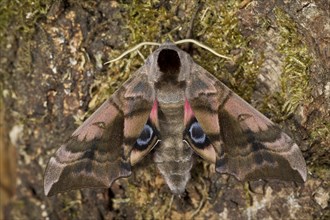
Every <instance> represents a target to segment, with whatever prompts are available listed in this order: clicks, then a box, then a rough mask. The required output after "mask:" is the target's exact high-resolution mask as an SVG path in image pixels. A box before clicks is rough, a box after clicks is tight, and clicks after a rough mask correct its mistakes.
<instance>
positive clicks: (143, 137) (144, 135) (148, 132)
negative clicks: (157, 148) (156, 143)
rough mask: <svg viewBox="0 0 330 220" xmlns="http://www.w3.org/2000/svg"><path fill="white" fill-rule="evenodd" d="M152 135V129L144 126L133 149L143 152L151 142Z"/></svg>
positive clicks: (146, 125)
mask: <svg viewBox="0 0 330 220" xmlns="http://www.w3.org/2000/svg"><path fill="white" fill-rule="evenodd" d="M153 134H154V131H153V129H152V127H151V126H150V125H148V124H145V125H144V127H143V130H142V132H141V134H140V137H139V138H138V139H137V140H136V144H135V147H136V148H137V149H138V150H144V149H145V148H146V147H147V146H148V144H149V142H150V141H151V139H152V136H153Z"/></svg>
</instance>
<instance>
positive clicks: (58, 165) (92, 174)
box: [44, 67, 155, 196]
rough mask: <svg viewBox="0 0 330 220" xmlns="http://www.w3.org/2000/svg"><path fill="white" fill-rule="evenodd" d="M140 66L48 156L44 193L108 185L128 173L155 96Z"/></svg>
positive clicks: (50, 193) (51, 193)
mask: <svg viewBox="0 0 330 220" xmlns="http://www.w3.org/2000/svg"><path fill="white" fill-rule="evenodd" d="M141 69H142V70H143V67H142V68H141ZM141 69H140V71H138V72H137V73H136V74H135V76H134V77H132V78H130V79H129V80H128V81H127V82H126V83H125V84H124V85H123V86H122V87H121V88H120V89H119V90H117V91H116V92H115V93H114V94H113V95H112V96H111V97H110V98H109V99H108V100H107V101H105V102H104V103H103V105H102V106H101V107H99V109H98V110H97V111H96V112H95V113H94V114H92V115H91V116H90V117H89V118H88V119H87V120H86V121H85V122H84V123H83V124H82V125H81V126H80V127H79V128H78V129H77V130H76V131H75V132H74V133H73V134H72V136H71V137H70V138H69V139H68V140H67V141H66V143H65V144H64V145H62V146H61V147H60V148H59V149H58V151H57V152H56V154H55V156H54V157H51V159H50V161H49V163H48V166H47V168H46V172H45V177H44V190H45V194H46V195H48V196H49V195H53V194H55V193H58V192H63V191H68V190H71V189H78V188H84V187H110V186H111V184H112V182H113V181H114V180H115V179H117V178H120V177H125V176H129V175H130V174H131V165H130V163H129V154H130V151H131V149H132V146H133V144H134V143H135V140H136V139H137V137H138V136H139V135H140V133H141V130H142V129H143V126H144V125H145V123H146V122H147V120H148V117H149V113H150V111H151V108H152V104H153V101H154V99H155V94H154V91H153V89H152V88H151V87H150V85H149V84H148V83H147V80H146V79H145V78H146V76H145V75H144V74H143V73H144V71H142V70H141Z"/></svg>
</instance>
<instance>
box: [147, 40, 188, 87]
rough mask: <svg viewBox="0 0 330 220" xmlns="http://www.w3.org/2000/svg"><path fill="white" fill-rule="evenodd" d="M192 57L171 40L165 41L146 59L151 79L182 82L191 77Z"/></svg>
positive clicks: (154, 80) (153, 80)
mask: <svg viewBox="0 0 330 220" xmlns="http://www.w3.org/2000/svg"><path fill="white" fill-rule="evenodd" d="M191 62H192V59H191V58H190V56H189V54H187V53H186V52H184V51H183V50H181V49H179V48H178V47H177V46H176V45H175V44H173V43H171V42H165V43H163V44H162V45H161V46H160V47H159V48H158V49H157V50H156V51H155V52H153V53H152V54H151V55H150V56H149V57H148V59H147V61H146V64H147V65H146V67H147V68H148V76H149V80H150V81H152V82H159V81H163V80H167V81H168V80H170V81H172V80H173V81H178V82H182V81H185V80H186V79H188V78H189V76H190V68H191Z"/></svg>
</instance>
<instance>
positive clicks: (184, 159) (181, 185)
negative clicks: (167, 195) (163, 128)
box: [155, 139, 193, 194]
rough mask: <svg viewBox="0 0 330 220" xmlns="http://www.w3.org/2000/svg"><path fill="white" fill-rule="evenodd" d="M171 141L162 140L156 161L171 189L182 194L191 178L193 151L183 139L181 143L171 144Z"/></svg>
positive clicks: (156, 153)
mask: <svg viewBox="0 0 330 220" xmlns="http://www.w3.org/2000/svg"><path fill="white" fill-rule="evenodd" d="M170 142H172V141H162V142H161V145H160V146H159V148H158V149H157V151H156V152H155V162H156V164H157V167H158V169H159V171H160V172H161V174H162V175H163V177H164V178H165V181H166V183H167V185H168V186H169V188H170V189H171V191H172V192H173V193H175V194H181V193H183V192H184V191H185V188H186V185H187V182H188V181H189V179H190V170H191V168H192V165H193V160H192V153H193V151H192V150H191V148H190V147H189V146H188V145H187V144H185V143H183V142H182V139H181V144H177V145H173V146H169V145H168V144H169V143H170Z"/></svg>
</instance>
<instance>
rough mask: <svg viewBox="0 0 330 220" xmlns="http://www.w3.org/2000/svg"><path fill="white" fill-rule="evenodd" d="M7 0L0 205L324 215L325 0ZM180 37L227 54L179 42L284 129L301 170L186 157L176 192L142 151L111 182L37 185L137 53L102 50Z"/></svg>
mask: <svg viewBox="0 0 330 220" xmlns="http://www.w3.org/2000/svg"><path fill="white" fill-rule="evenodd" d="M13 2H16V1H4V3H3V4H2V5H1V6H0V7H2V8H1V9H2V10H3V13H2V15H1V17H0V20H1V21H2V23H1V24H0V27H1V36H0V37H1V38H0V39H1V44H0V51H1V54H0V62H1V66H0V79H1V84H0V85H1V102H0V110H1V111H0V113H1V114H0V120H1V121H0V126H1V127H0V128H1V130H0V137H1V140H0V151H1V152H0V154H1V157H0V166H1V167H0V171H1V180H0V193H1V197H0V198H1V200H0V206H1V207H0V208H1V212H0V215H2V216H0V218H3V217H4V218H5V219H152V218H154V219H189V218H191V217H193V218H196V219H198V218H207V219H219V218H220V219H329V218H330V204H329V202H330V201H329V200H330V194H329V191H330V185H329V184H330V157H329V155H330V138H329V136H330V37H329V36H330V25H329V24H330V14H329V13H330V6H329V1H327V0H319V1H316V0H314V1H313V0H310V1H300V0H297V1H284V0H272V1H249V0H245V1H234V0H231V1H224V2H219V1H206V2H201V3H195V2H191V1H187V2H186V3H182V1H173V2H172V1H171V2H168V1H162V0H161V1H142V2H136V1H124V2H116V1H102V0H97V1H83V2H80V1H74V0H66V1H61V0H58V1H54V2H52V3H47V2H45V1H40V2H38V1H35V2H34V3H33V4H32V3H31V2H29V1H26V2H23V3H20V5H15V4H17V2H16V3H13ZM186 37H190V38H194V39H196V40H199V41H201V42H203V43H205V44H207V45H208V46H210V47H211V48H213V49H215V50H216V51H218V52H219V53H222V54H224V55H227V56H231V57H234V59H235V64H232V63H228V62H226V61H224V60H223V59H221V58H218V57H215V56H214V55H212V54H211V53H209V52H207V51H204V50H201V49H199V48H197V47H195V46H193V47H191V46H186V51H188V52H189V53H190V54H192V55H193V58H194V60H195V61H196V62H197V63H199V64H200V65H201V66H203V67H205V68H206V69H208V70H209V72H211V73H214V74H215V75H216V76H217V77H219V79H221V80H222V81H223V82H224V83H225V84H227V85H228V86H229V87H230V88H232V89H233V90H234V91H235V92H237V93H238V94H239V95H241V96H242V97H243V98H245V99H246V100H247V101H249V102H250V103H252V104H253V105H254V106H255V107H256V108H257V109H259V110H260V111H262V112H263V113H264V114H266V115H267V116H268V117H269V118H270V119H271V120H273V121H274V122H276V123H279V124H280V126H281V127H282V128H283V129H284V130H285V131H287V132H288V133H289V134H290V135H291V137H293V139H295V141H296V142H297V144H298V145H299V146H300V148H301V150H302V152H303V155H304V157H305V159H306V162H307V166H308V171H309V175H308V180H307V182H306V183H305V184H303V185H296V184H294V183H284V182H279V181H271V182H269V181H254V182H248V183H240V182H238V181H237V180H236V179H235V178H234V177H230V176H225V175H218V174H216V173H214V171H213V169H214V168H212V167H211V166H210V165H209V164H207V163H206V162H203V161H197V163H196V164H195V166H194V168H193V171H192V179H191V180H190V182H189V183H188V186H187V189H186V195H185V196H184V197H173V196H172V194H171V192H170V191H169V189H168V188H167V186H166V184H165V183H164V180H163V179H162V177H161V174H160V173H158V171H157V169H156V168H155V165H154V164H152V163H151V162H150V161H152V160H151V158H148V157H146V158H145V159H144V160H143V162H142V163H139V164H138V165H136V166H135V167H134V170H133V172H134V174H133V175H132V176H131V177H130V178H127V179H121V180H118V181H116V182H115V183H114V184H113V186H112V187H111V189H84V190H77V191H71V192H68V193H64V194H62V195H57V196H54V197H50V198H47V197H45V196H44V193H43V172H44V169H45V167H46V164H47V162H48V159H49V158H50V155H52V154H53V153H54V152H55V150H56V149H57V148H58V147H59V146H60V145H61V144H62V143H63V141H64V140H65V139H66V138H67V137H69V135H70V134H71V133H72V132H73V131H74V130H75V128H77V126H78V125H77V124H78V123H80V122H81V121H82V120H83V119H85V118H86V117H87V115H89V114H90V113H91V112H92V111H93V110H95V108H96V107H97V106H98V105H99V104H100V103H101V102H102V100H104V99H105V98H106V97H107V96H109V95H110V94H111V93H112V92H113V91H115V89H116V88H118V86H120V85H121V83H122V82H123V81H124V80H126V79H127V78H128V77H129V74H130V73H131V72H133V71H135V70H136V69H137V68H138V67H139V65H142V63H143V59H141V57H140V56H139V53H136V52H135V53H132V54H131V55H128V56H126V57H125V58H123V59H122V60H120V61H117V62H115V63H112V64H110V65H104V62H106V61H108V60H110V59H113V58H115V57H117V56H118V55H119V54H121V53H122V52H124V51H125V50H127V49H128V48H130V47H132V46H134V45H136V44H137V43H140V42H142V41H154V42H163V41H164V40H166V39H171V40H180V39H184V38H186ZM152 50H153V49H152V48H142V49H141V50H140V54H143V56H147V55H148V54H150V51H152ZM10 198H11V199H10Z"/></svg>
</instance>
